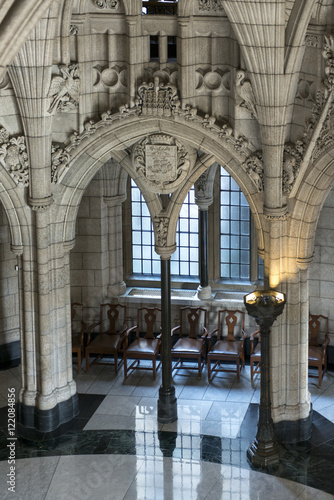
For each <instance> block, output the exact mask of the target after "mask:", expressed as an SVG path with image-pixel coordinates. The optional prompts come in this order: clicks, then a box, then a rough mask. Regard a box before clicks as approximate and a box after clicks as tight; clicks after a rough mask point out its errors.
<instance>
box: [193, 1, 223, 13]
mask: <svg viewBox="0 0 334 500" xmlns="http://www.w3.org/2000/svg"><path fill="white" fill-rule="evenodd" d="M198 7H199V10H216V11H223V10H224V8H223V4H222V1H221V0H198Z"/></svg>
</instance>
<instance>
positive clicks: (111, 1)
mask: <svg viewBox="0 0 334 500" xmlns="http://www.w3.org/2000/svg"><path fill="white" fill-rule="evenodd" d="M118 3H119V1H118V0H93V4H94V5H95V7H97V8H98V9H117V7H118Z"/></svg>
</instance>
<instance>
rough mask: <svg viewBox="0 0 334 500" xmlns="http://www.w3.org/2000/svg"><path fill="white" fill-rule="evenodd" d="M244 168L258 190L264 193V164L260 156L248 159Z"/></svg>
mask: <svg viewBox="0 0 334 500" xmlns="http://www.w3.org/2000/svg"><path fill="white" fill-rule="evenodd" d="M243 167H244V168H245V169H246V172H247V174H248V175H249V177H250V178H251V180H252V181H253V183H254V184H255V186H256V187H257V190H258V191H263V162H262V158H261V156H260V154H259V153H258V154H257V155H253V156H251V157H250V158H248V159H247V160H246V161H245V163H244V164H243Z"/></svg>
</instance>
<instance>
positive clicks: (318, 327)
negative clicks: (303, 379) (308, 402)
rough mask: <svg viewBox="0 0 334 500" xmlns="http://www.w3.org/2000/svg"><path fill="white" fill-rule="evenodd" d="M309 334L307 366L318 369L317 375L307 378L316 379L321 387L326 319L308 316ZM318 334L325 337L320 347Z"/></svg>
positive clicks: (324, 356) (327, 342)
mask: <svg viewBox="0 0 334 500" xmlns="http://www.w3.org/2000/svg"><path fill="white" fill-rule="evenodd" d="M309 333H310V339H309V353H308V366H311V367H315V368H318V375H310V374H309V377H318V379H319V387H321V382H322V378H323V376H324V374H325V373H326V372H327V346H328V344H329V337H328V317H327V316H323V315H322V314H310V319H309ZM319 333H320V334H321V333H322V334H324V337H325V338H324V342H323V344H322V345H321V344H319V342H318V335H319Z"/></svg>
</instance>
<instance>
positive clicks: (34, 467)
mask: <svg viewBox="0 0 334 500" xmlns="http://www.w3.org/2000/svg"><path fill="white" fill-rule="evenodd" d="M58 462H59V457H43V458H40V457H35V458H33V459H19V460H16V463H15V476H16V480H15V482H16V485H15V493H13V492H12V491H8V489H7V488H8V485H6V479H5V478H6V474H8V473H9V469H8V467H9V465H8V463H7V461H6V462H0V485H1V486H0V487H1V490H0V491H1V493H0V496H1V499H3V500H32V499H34V500H44V499H45V497H46V494H47V491H48V488H49V486H50V483H51V480H52V477H53V475H54V473H55V470H56V467H57V464H58Z"/></svg>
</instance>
